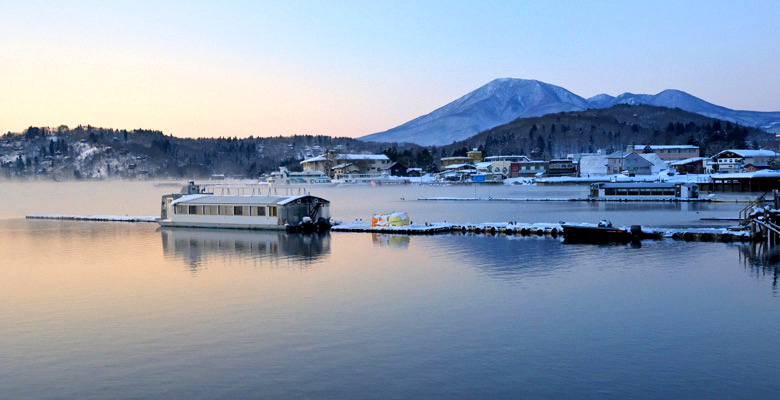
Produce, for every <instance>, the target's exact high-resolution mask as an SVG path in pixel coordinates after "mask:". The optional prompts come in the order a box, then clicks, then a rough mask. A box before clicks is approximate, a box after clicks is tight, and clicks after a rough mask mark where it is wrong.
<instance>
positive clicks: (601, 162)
mask: <svg viewBox="0 0 780 400" xmlns="http://www.w3.org/2000/svg"><path fill="white" fill-rule="evenodd" d="M579 171H580V176H581V177H591V176H604V175H607V156H606V155H604V154H588V155H582V156H580V167H579Z"/></svg>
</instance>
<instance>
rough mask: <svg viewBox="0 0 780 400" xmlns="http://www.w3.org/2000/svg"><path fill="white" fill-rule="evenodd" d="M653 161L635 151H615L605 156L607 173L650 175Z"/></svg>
mask: <svg viewBox="0 0 780 400" xmlns="http://www.w3.org/2000/svg"><path fill="white" fill-rule="evenodd" d="M652 168H653V163H651V162H650V161H647V160H645V159H644V158H642V157H640V156H639V155H638V154H636V153H626V152H622V151H616V152H614V153H612V154H610V155H608V156H607V173H608V174H620V173H623V172H627V173H628V174H635V175H650V174H651V173H652Z"/></svg>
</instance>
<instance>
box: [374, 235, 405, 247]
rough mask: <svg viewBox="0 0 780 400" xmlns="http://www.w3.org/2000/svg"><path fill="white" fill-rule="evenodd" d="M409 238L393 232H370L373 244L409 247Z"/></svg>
mask: <svg viewBox="0 0 780 400" xmlns="http://www.w3.org/2000/svg"><path fill="white" fill-rule="evenodd" d="M410 240H411V238H410V237H409V236H406V235H393V234H385V233H372V234H371V241H372V242H373V243H374V246H380V247H384V246H390V247H399V248H407V247H409V241H410Z"/></svg>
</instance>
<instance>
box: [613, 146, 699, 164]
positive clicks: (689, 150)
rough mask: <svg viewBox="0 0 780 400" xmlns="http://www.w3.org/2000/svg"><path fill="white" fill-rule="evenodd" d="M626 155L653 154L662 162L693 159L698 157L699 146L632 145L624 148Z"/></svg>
mask: <svg viewBox="0 0 780 400" xmlns="http://www.w3.org/2000/svg"><path fill="white" fill-rule="evenodd" d="M626 152H627V153H632V152H633V153H637V154H642V153H645V154H649V153H653V154H656V155H658V157H660V158H661V159H662V160H664V161H669V160H684V159H687V158H693V157H698V156H699V146H692V145H688V144H683V145H646V144H634V145H629V146H628V147H626Z"/></svg>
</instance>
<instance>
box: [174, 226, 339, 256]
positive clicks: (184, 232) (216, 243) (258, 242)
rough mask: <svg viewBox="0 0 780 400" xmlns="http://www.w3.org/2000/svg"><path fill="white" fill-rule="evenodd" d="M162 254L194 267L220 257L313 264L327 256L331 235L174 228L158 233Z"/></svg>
mask: <svg viewBox="0 0 780 400" xmlns="http://www.w3.org/2000/svg"><path fill="white" fill-rule="evenodd" d="M160 234H161V236H162V243H163V251H164V252H165V253H166V254H170V255H172V256H174V257H177V258H182V259H184V260H186V261H189V262H193V263H195V264H196V265H197V264H200V263H202V262H205V261H207V260H208V259H209V258H212V257H215V256H219V257H220V258H221V257H223V256H229V257H233V256H234V257H238V258H245V259H251V260H260V259H262V258H263V257H271V258H275V257H291V258H295V259H301V260H316V259H317V258H320V257H322V256H323V255H326V254H328V253H330V234H329V233H327V232H326V233H313V234H305V235H304V234H288V233H286V232H278V231H277V232H273V231H241V230H233V231H222V232H215V231H214V230H213V229H196V228H176V229H166V228H163V229H161V230H160Z"/></svg>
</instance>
